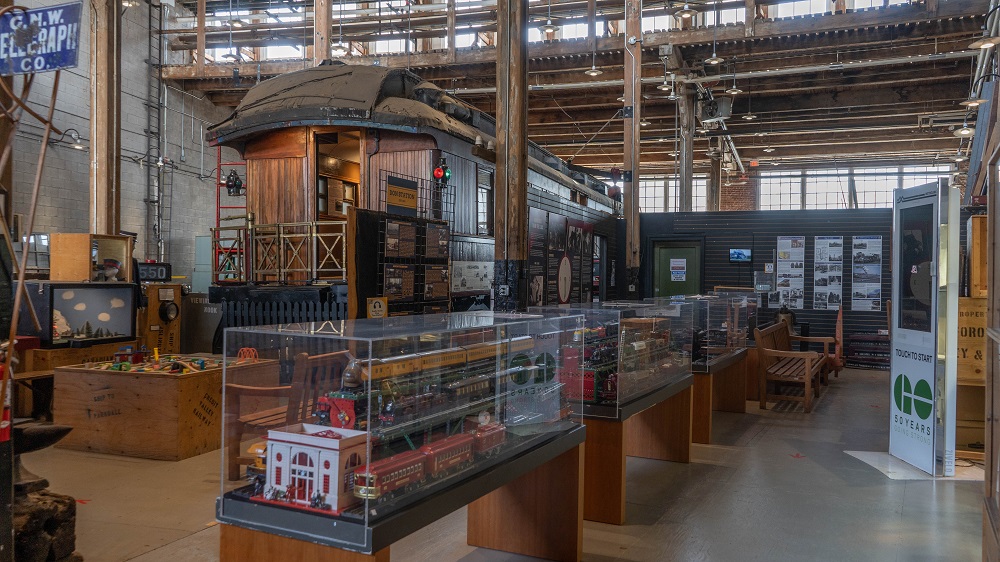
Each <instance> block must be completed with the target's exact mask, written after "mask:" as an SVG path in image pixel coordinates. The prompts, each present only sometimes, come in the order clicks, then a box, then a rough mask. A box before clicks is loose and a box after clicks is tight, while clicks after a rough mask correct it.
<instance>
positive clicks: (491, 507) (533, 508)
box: [223, 435, 590, 562]
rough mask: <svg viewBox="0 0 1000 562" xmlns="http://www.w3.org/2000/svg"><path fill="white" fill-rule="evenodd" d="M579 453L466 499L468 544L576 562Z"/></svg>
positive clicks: (580, 519)
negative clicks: (467, 504) (470, 500)
mask: <svg viewBox="0 0 1000 562" xmlns="http://www.w3.org/2000/svg"><path fill="white" fill-rule="evenodd" d="M587 438H588V439H589V438H590V436H589V435H588V437H587ZM584 455H585V452H584V445H579V446H577V447H574V448H572V449H570V450H569V451H566V452H565V453H563V454H562V455H559V456H558V457H556V458H554V459H552V460H551V461H549V462H547V463H545V464H543V465H541V466H539V467H538V468H536V469H535V470H533V471H531V472H529V473H527V474H525V475H523V476H521V477H520V478H518V479H516V480H514V481H513V482H511V483H509V484H507V485H506V486H504V487H502V488H499V489H497V490H494V491H493V492H490V493H489V494H487V495H485V496H483V497H481V498H479V499H478V500H476V501H474V502H472V503H470V504H469V522H468V541H469V544H470V545H472V546H478V547H483V548H492V549H494V550H502V551H504V552H513V553H516V554H524V555H527V556H535V557H538V558H545V559H547V560H566V561H576V560H580V557H581V556H582V554H583V477H582V475H581V472H582V471H583V459H584ZM223 562H226V561H223Z"/></svg>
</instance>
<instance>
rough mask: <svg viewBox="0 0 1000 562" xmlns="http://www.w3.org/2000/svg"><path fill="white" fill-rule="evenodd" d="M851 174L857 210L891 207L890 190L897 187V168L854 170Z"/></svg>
mask: <svg viewBox="0 0 1000 562" xmlns="http://www.w3.org/2000/svg"><path fill="white" fill-rule="evenodd" d="M853 173H854V191H855V192H856V193H857V197H858V208H859V209H871V208H889V207H892V190H893V189H896V188H897V187H899V170H898V169H897V168H855V169H854V170H853Z"/></svg>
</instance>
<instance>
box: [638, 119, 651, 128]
mask: <svg viewBox="0 0 1000 562" xmlns="http://www.w3.org/2000/svg"><path fill="white" fill-rule="evenodd" d="M649 125H651V123H650V122H649V121H646V120H645V119H643V120H642V121H639V126H640V127H648V126H649Z"/></svg>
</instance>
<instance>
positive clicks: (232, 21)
mask: <svg viewBox="0 0 1000 562" xmlns="http://www.w3.org/2000/svg"><path fill="white" fill-rule="evenodd" d="M239 10H240V3H239V0H236V11H239ZM226 23H228V24H229V27H230V28H233V27H243V25H244V22H243V20H241V19H240V17H239V16H238V15H236V14H234V13H233V3H232V2H230V3H229V21H228V22H226Z"/></svg>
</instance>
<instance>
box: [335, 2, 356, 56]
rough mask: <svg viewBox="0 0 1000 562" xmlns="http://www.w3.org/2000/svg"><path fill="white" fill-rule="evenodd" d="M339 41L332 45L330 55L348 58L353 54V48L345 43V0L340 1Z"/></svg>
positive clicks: (338, 19)
mask: <svg viewBox="0 0 1000 562" xmlns="http://www.w3.org/2000/svg"><path fill="white" fill-rule="evenodd" d="M337 26H338V28H339V30H338V39H337V42H336V43H334V44H332V45H330V55H331V56H334V57H337V58H340V57H346V56H347V55H348V54H349V53H350V52H351V46H350V45H348V44H347V43H344V0H340V16H339V17H338V18H337Z"/></svg>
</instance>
